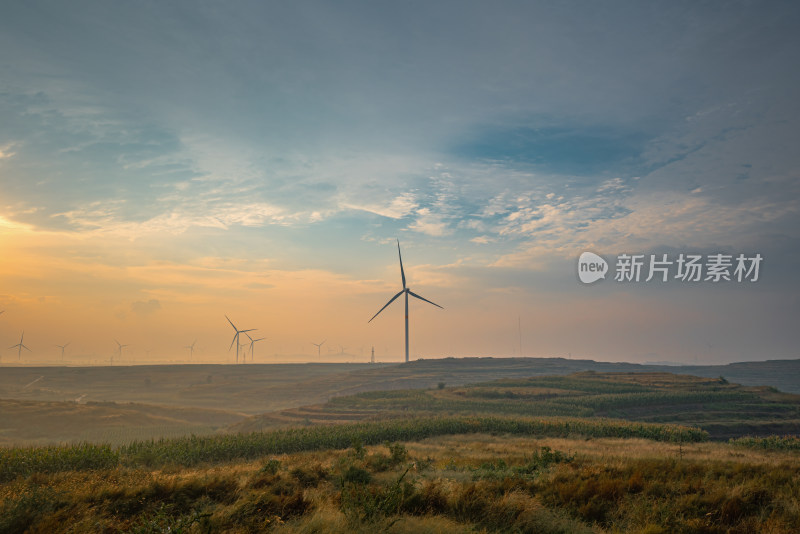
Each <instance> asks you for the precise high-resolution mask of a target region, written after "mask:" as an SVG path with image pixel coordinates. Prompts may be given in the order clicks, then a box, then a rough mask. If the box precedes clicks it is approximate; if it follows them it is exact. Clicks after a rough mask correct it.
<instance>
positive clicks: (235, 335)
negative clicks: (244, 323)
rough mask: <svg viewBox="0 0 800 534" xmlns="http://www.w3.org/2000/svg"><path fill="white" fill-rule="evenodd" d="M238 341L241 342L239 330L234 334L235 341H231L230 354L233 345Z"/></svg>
mask: <svg viewBox="0 0 800 534" xmlns="http://www.w3.org/2000/svg"><path fill="white" fill-rule="evenodd" d="M238 340H239V331H238V330H237V331H236V333H235V334H233V339H232V340H231V346H230V347H228V352H230V351H231V349H232V348H233V344H234V343H236V342H237V341H238Z"/></svg>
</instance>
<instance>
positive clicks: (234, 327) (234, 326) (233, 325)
mask: <svg viewBox="0 0 800 534" xmlns="http://www.w3.org/2000/svg"><path fill="white" fill-rule="evenodd" d="M225 318H226V319H228V322H229V323H231V326H232V327H233V329H234V330H236V331H237V332H238V331H239V329H238V328H236V325H235V324H233V321H231V320H230V319H229V318H228V316H227V315H226V316H225Z"/></svg>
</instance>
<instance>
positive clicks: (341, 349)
mask: <svg viewBox="0 0 800 534" xmlns="http://www.w3.org/2000/svg"><path fill="white" fill-rule="evenodd" d="M346 348H347V347H343V346H341V345H339V354H344V349H346Z"/></svg>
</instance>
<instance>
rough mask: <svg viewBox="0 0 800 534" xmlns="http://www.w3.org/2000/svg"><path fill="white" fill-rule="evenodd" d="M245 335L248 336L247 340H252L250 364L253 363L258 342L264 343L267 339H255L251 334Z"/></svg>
mask: <svg viewBox="0 0 800 534" xmlns="http://www.w3.org/2000/svg"><path fill="white" fill-rule="evenodd" d="M245 335H246V336H247V339H249V340H250V363H253V353H254V352H255V345H256V341H262V340H264V339H267V338H265V337H260V338H258V339H253V338H252V337H250V334H245Z"/></svg>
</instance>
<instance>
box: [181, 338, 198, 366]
mask: <svg viewBox="0 0 800 534" xmlns="http://www.w3.org/2000/svg"><path fill="white" fill-rule="evenodd" d="M195 343H197V340H196V339H195V340H194V341H192V344H191V345H186V346H185V347H183V348H185V349H189V361H191V360H192V357H193V356H194V344H195Z"/></svg>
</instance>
